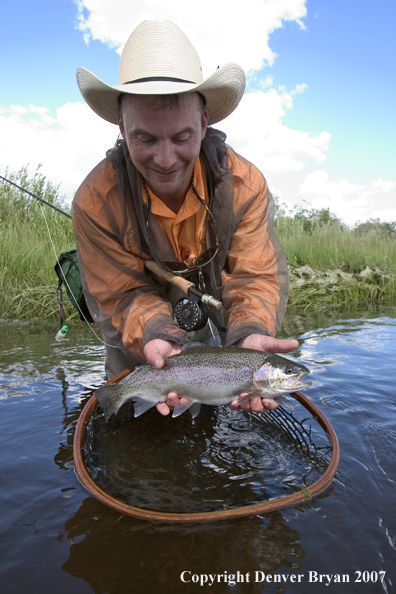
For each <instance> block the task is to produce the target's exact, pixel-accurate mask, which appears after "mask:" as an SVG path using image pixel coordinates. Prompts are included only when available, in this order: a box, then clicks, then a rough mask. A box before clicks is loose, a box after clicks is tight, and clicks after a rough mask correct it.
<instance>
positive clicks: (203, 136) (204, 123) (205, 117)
mask: <svg viewBox="0 0 396 594" xmlns="http://www.w3.org/2000/svg"><path fill="white" fill-rule="evenodd" d="M208 120H209V116H208V112H207V111H206V109H205V115H204V119H203V122H202V128H201V140H203V139H204V138H205V134H206V130H207V129H208Z"/></svg>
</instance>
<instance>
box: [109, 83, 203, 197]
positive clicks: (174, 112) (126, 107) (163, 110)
mask: <svg viewBox="0 0 396 594" xmlns="http://www.w3.org/2000/svg"><path fill="white" fill-rule="evenodd" d="M202 119H203V121H202ZM118 123H119V126H120V130H121V134H122V136H123V137H124V139H125V141H126V144H127V147H128V150H129V154H130V157H131V160H132V163H133V164H134V165H135V167H136V169H137V170H138V171H139V172H140V173H141V175H142V176H143V177H144V179H145V180H146V182H147V185H148V186H149V188H150V189H151V190H152V191H153V192H154V193H155V194H156V195H157V196H158V197H159V198H161V199H163V200H164V202H166V203H167V204H168V205H169V204H172V203H174V204H175V206H180V205H181V203H182V202H183V200H184V198H185V195H186V193H187V190H188V188H189V185H190V182H191V176H192V172H193V168H194V164H195V162H196V160H197V159H198V157H199V151H200V148H201V141H202V140H203V138H204V136H205V133H206V128H207V123H208V115H207V112H206V111H205V117H204V118H202V110H201V106H200V101H199V96H198V94H197V93H188V94H182V95H180V96H179V105H178V106H172V107H169V106H164V105H163V104H161V101H160V100H159V99H158V98H156V97H155V96H147V95H146V96H144V95H125V96H124V97H123V99H122V109H121V113H120V116H119V120H118Z"/></svg>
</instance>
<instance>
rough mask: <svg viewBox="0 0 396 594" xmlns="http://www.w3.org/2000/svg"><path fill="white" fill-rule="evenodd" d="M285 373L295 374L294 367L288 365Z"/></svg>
mask: <svg viewBox="0 0 396 594" xmlns="http://www.w3.org/2000/svg"><path fill="white" fill-rule="evenodd" d="M285 373H286V374H287V375H293V373H294V371H293V368H292V367H286V369H285Z"/></svg>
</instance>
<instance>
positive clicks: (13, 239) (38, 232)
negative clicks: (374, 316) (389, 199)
mask: <svg viewBox="0 0 396 594" xmlns="http://www.w3.org/2000/svg"><path fill="white" fill-rule="evenodd" d="M4 177H6V178H8V179H11V180H12V181H14V182H15V183H17V184H18V185H20V186H22V187H24V188H26V189H28V190H30V191H31V192H33V193H34V194H37V195H38V196H40V197H41V198H43V199H44V200H46V201H47V202H50V203H51V204H54V205H56V206H58V207H60V208H61V209H63V210H66V211H67V210H68V209H67V207H65V205H64V204H63V203H62V201H61V200H60V198H59V194H58V188H57V187H56V186H53V185H52V184H51V183H49V182H47V181H46V179H45V177H44V176H43V175H42V174H41V173H40V170H39V169H38V170H37V171H36V173H35V175H34V176H33V177H31V178H29V177H28V175H27V172H26V168H22V169H21V170H20V171H19V172H18V173H9V172H8V171H6V172H4ZM276 208H277V218H276V232H277V234H278V237H279V239H280V241H281V243H282V244H283V246H284V248H285V251H286V255H287V260H288V264H289V268H290V270H291V282H290V299H289V303H290V304H291V305H293V306H295V307H297V308H300V309H309V308H312V307H316V308H317V307H327V306H330V305H335V304H339V303H356V302H359V301H376V300H378V299H387V298H391V297H393V296H395V294H396V223H387V224H385V223H380V222H379V221H371V222H368V223H364V224H363V225H359V226H358V227H357V228H356V229H355V230H350V229H348V228H347V227H345V226H344V225H343V224H342V223H341V221H339V220H338V219H336V218H335V217H333V216H332V215H331V214H330V213H329V211H328V210H321V211H302V212H299V213H297V214H295V215H293V216H290V215H286V213H285V211H284V210H282V209H281V208H279V205H277V204H276ZM43 215H45V218H44V216H43ZM46 222H47V224H48V228H49V230H50V234H49V232H48V229H47V225H46ZM50 236H51V239H50ZM51 240H52V243H53V245H54V249H55V251H54V249H53V247H52V245H51ZM73 247H75V240H74V231H73V225H72V222H71V220H70V219H68V218H67V217H65V216H64V215H62V214H60V213H57V212H56V211H54V210H52V209H51V208H49V207H48V206H45V205H40V203H39V202H38V201H37V200H35V199H34V198H31V197H29V196H28V195H26V194H25V193H24V192H21V191H19V190H17V189H16V188H14V187H13V186H11V185H10V184H8V183H7V182H3V181H2V180H0V317H1V318H42V319H43V318H56V317H57V316H58V300H57V292H56V288H57V276H56V274H55V271H54V266H55V263H56V255H59V254H60V253H61V252H64V251H67V250H69V249H72V248H73ZM304 266H309V267H310V268H312V269H313V273H312V274H311V273H305V272H302V273H301V272H298V269H299V268H301V267H304ZM367 266H368V267H369V268H370V269H371V270H372V273H371V274H369V275H368V276H366V277H361V276H360V272H362V271H363V270H365V269H366V267H367ZM328 270H331V271H338V273H333V274H332V276H329V275H326V271H328ZM345 273H347V274H346V275H345ZM348 275H349V276H348ZM64 304H65V309H66V314H67V316H68V319H70V318H72V317H77V316H78V314H77V312H76V311H75V310H74V309H73V307H72V305H71V304H69V301H68V299H67V297H66V293H65V292H64Z"/></svg>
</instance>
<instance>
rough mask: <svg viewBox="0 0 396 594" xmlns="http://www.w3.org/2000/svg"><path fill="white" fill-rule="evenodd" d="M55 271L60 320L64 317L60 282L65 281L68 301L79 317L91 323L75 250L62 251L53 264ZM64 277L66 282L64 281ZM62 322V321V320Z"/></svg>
mask: <svg viewBox="0 0 396 594" xmlns="http://www.w3.org/2000/svg"><path fill="white" fill-rule="evenodd" d="M55 272H56V274H57V275H58V279H59V281H58V291H59V293H60V297H59V311H60V316H61V321H62V316H63V317H66V316H65V314H64V311H63V303H62V283H65V286H66V293H67V296H68V298H69V301H70V302H71V303H72V305H73V306H74V307H75V308H76V310H77V311H78V313H79V314H80V319H81V320H82V321H83V322H89V323H90V324H93V319H92V317H91V314H90V313H89V310H88V307H87V304H86V301H85V297H84V293H83V290H82V284H81V276H80V271H79V269H78V262H77V250H76V249H74V250H69V251H68V252H62V254H61V255H60V256H59V258H58V262H57V263H56V265H55ZM65 279H66V281H67V283H66V282H65ZM62 324H64V322H62Z"/></svg>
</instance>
